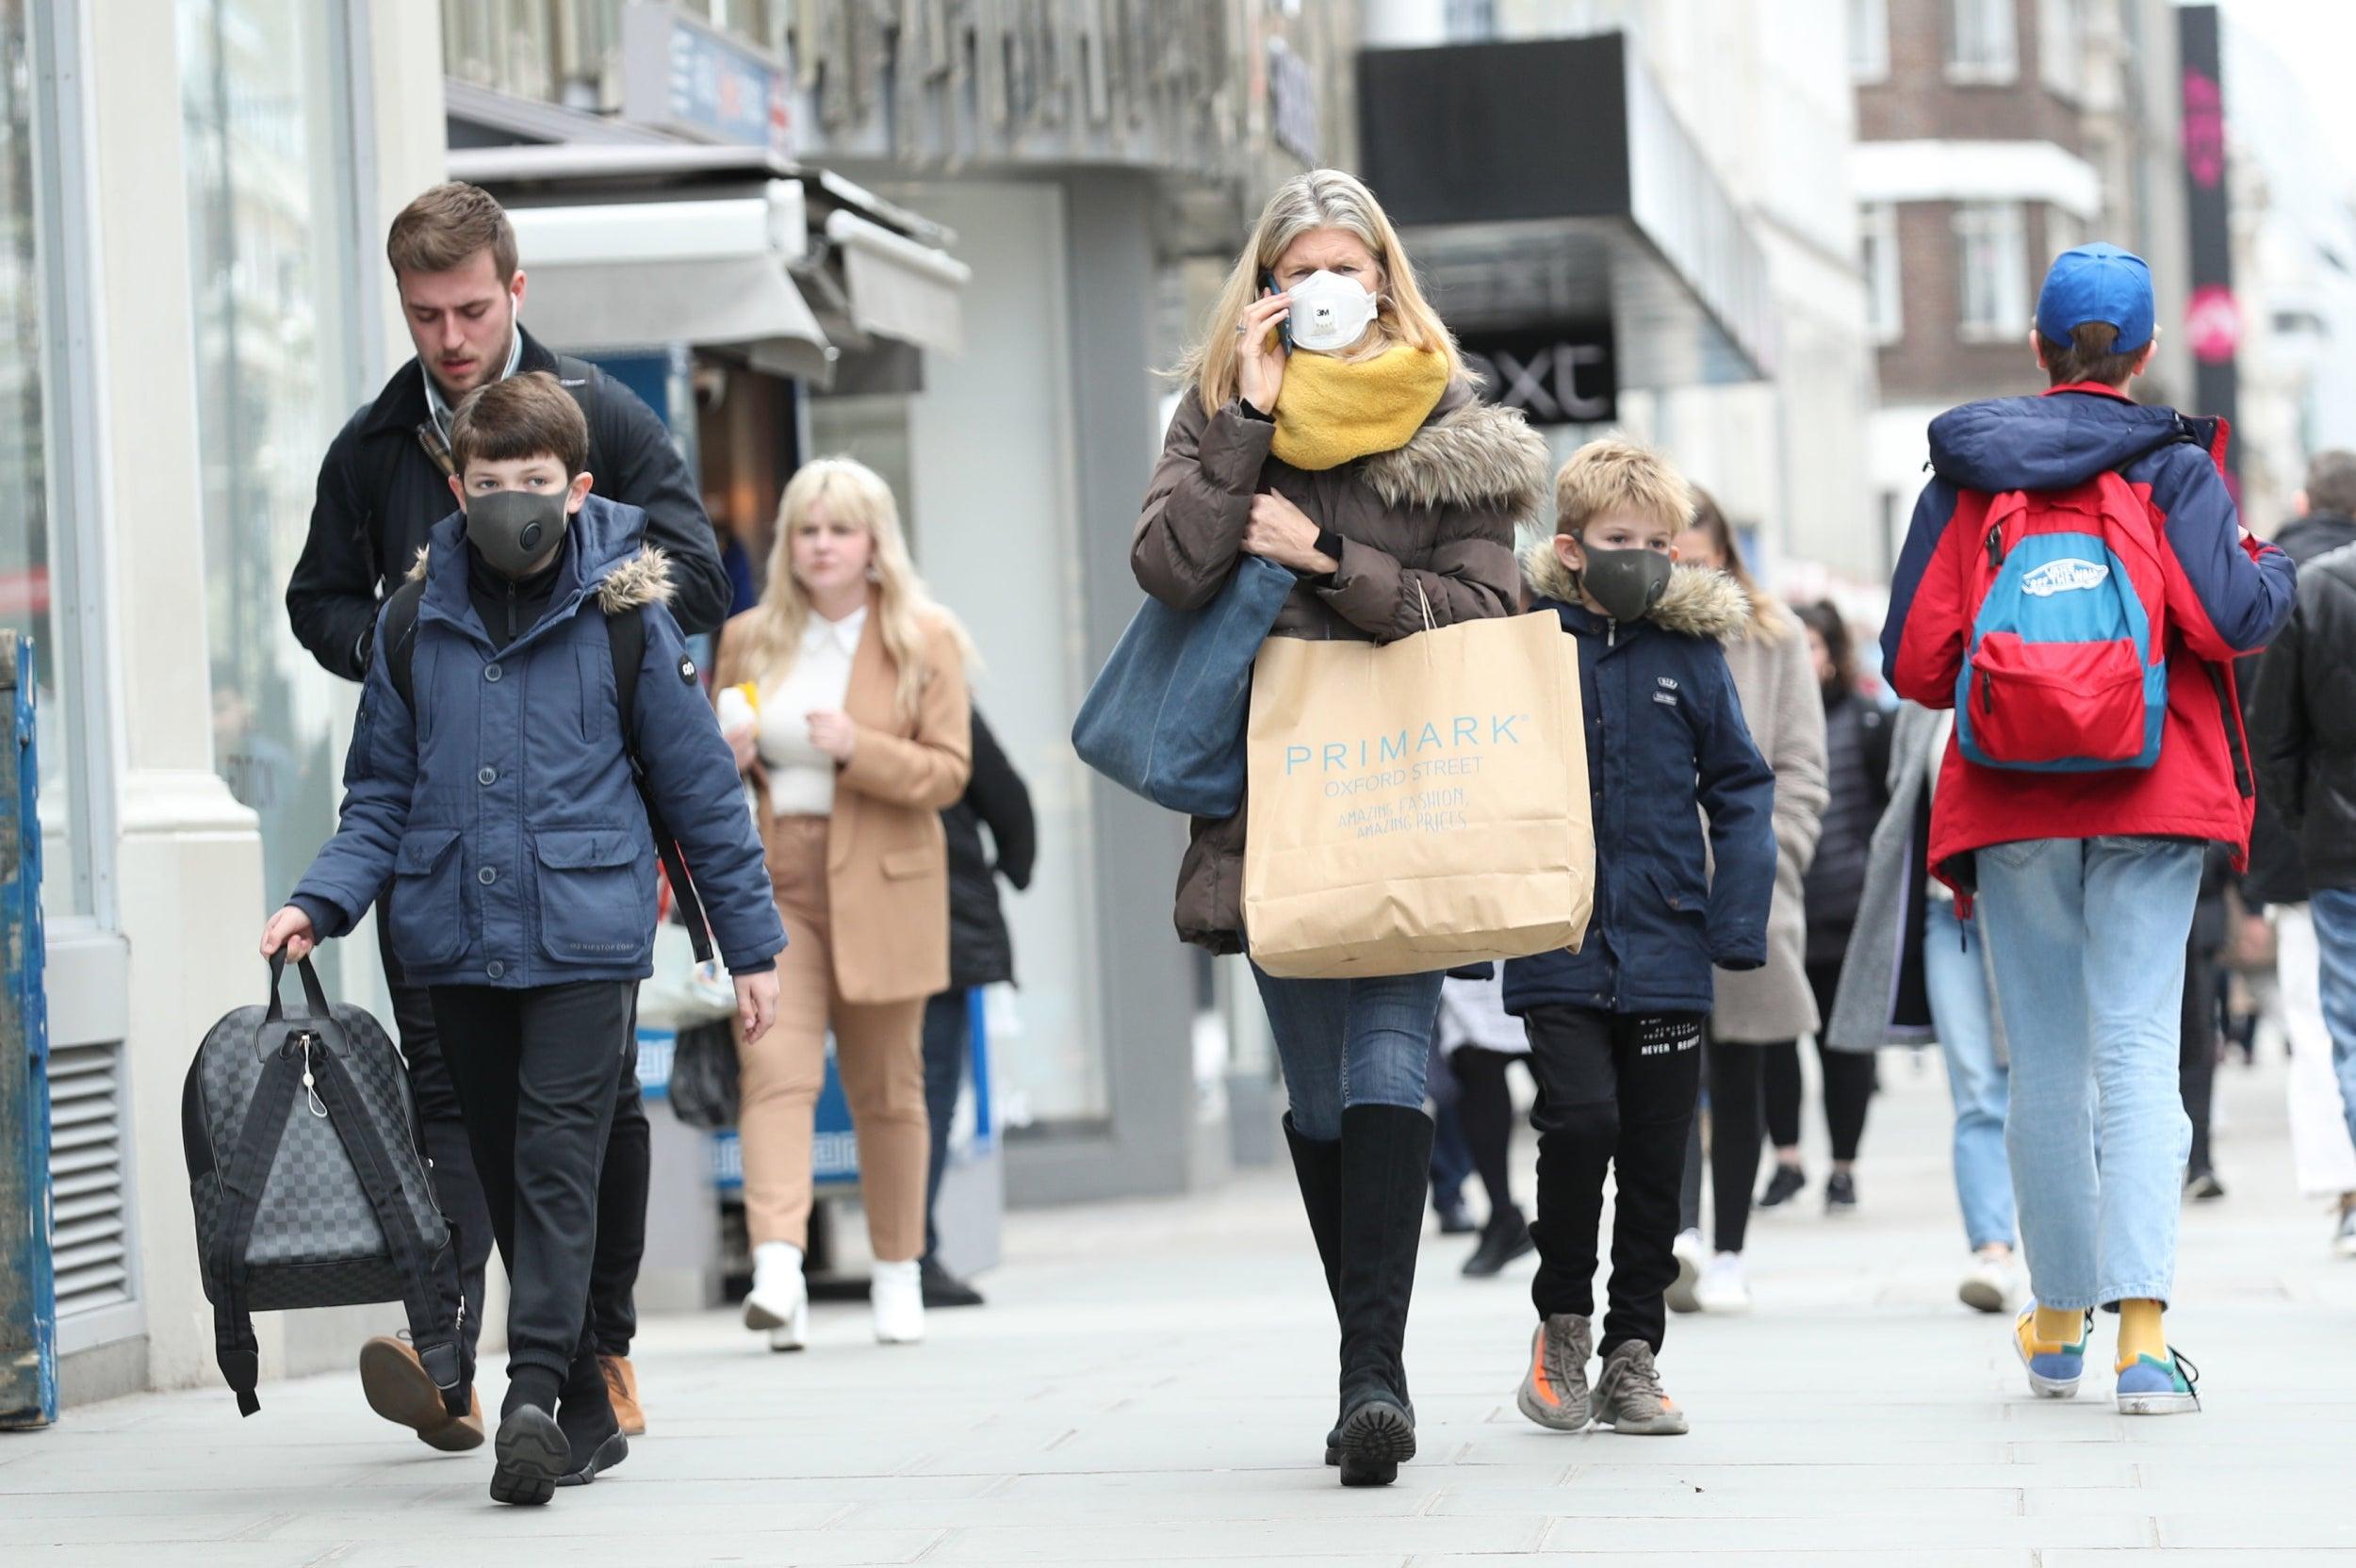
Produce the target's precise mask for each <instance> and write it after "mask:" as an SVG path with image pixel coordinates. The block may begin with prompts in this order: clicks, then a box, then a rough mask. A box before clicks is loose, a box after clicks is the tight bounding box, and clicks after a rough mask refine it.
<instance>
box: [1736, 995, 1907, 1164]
mask: <svg viewBox="0 0 2356 1568" xmlns="http://www.w3.org/2000/svg"><path fill="white" fill-rule="evenodd" d="M1840 983H1841V966H1840V965H1839V964H1838V963H1819V964H1810V965H1808V986H1809V987H1810V988H1812V989H1813V990H1814V991H1815V993H1816V1015H1817V1017H1819V1018H1820V1019H1828V1018H1830V1017H1832V1000H1833V992H1834V991H1835V990H1836V989H1837V988H1839V986H1840ZM1763 1049H1764V1050H1765V1051H1766V1053H1767V1061H1766V1064H1765V1066H1766V1093H1767V1135H1768V1136H1769V1137H1770V1138H1772V1139H1774V1140H1775V1147H1776V1148H1778V1149H1791V1148H1794V1147H1796V1146H1797V1145H1798V1144H1799V1141H1800V1044H1799V1042H1798V1041H1797V1040H1785V1041H1778V1042H1777V1043H1775V1044H1774V1045H1770V1046H1766V1047H1764V1048H1763ZM1816 1065H1817V1067H1818V1068H1819V1069H1821V1070H1823V1072H1824V1130H1825V1132H1826V1133H1827V1134H1829V1135H1831V1138H1832V1157H1833V1158H1834V1159H1836V1160H1838V1161H1840V1162H1841V1164H1843V1165H1846V1164H1848V1163H1849V1162H1850V1161H1852V1160H1854V1159H1856V1158H1857V1147H1858V1145H1860V1144H1862V1143H1863V1142H1864V1141H1865V1113H1866V1110H1867V1108H1868V1107H1869V1106H1871V1105H1872V1104H1873V1091H1874V1090H1875V1089H1877V1088H1878V1087H1879V1086H1880V1080H1879V1079H1878V1078H1877V1077H1876V1076H1875V1075H1874V1070H1873V1053H1872V1052H1871V1051H1827V1050H1825V1049H1824V1036H1823V1031H1822V1030H1821V1029H1820V1030H1819V1031H1818V1034H1817V1040H1816Z"/></svg>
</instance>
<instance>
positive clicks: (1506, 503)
mask: <svg viewBox="0 0 2356 1568" xmlns="http://www.w3.org/2000/svg"><path fill="white" fill-rule="evenodd" d="M1359 477H1360V478H1362V479H1363V480H1365V481H1366V488H1368V489H1369V490H1372V491H1373V492H1374V494H1375V497H1376V498H1377V499H1379V500H1381V501H1382V503H1383V505H1384V506H1469V507H1484V508H1485V507H1502V508H1504V509H1505V511H1506V513H1507V514H1508V515H1510V516H1511V517H1512V518H1513V520H1514V521H1515V522H1521V521H1523V520H1525V519H1528V518H1531V517H1534V516H1535V515H1536V514H1537V511H1538V507H1539V503H1540V502H1541V501H1543V500H1544V499H1545V498H1546V492H1547V488H1548V482H1547V478H1546V437H1545V436H1543V435H1540V434H1539V433H1537V432H1536V431H1534V430H1532V429H1530V421H1529V420H1527V419H1525V418H1524V417H1522V415H1521V412H1520V410H1518V409H1510V408H1499V407H1498V406H1497V405H1496V404H1495V403H1484V402H1473V401H1468V402H1465V403H1464V404H1462V405H1461V406H1459V407H1456V408H1453V409H1449V410H1448V412H1447V413H1445V414H1439V415H1435V416H1433V417H1432V419H1430V420H1429V421H1428V422H1426V424H1425V425H1424V427H1423V428H1422V429H1421V430H1419V431H1417V432H1416V433H1415V435H1414V436H1413V437H1412V438H1410V439H1409V441H1408V443H1407V445H1405V446H1403V447H1400V448H1399V449H1397V450H1395V451H1387V452H1378V453H1376V454H1375V455H1374V456H1372V457H1369V458H1367V459H1366V462H1365V463H1364V465H1363V466H1361V467H1360V469H1359Z"/></svg>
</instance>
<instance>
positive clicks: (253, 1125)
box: [180, 956, 471, 1415]
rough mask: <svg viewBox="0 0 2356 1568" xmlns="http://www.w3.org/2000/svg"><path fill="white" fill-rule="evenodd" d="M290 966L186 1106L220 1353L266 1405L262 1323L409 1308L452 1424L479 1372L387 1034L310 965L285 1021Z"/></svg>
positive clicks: (223, 1040)
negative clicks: (300, 1008) (339, 997)
mask: <svg viewBox="0 0 2356 1568" xmlns="http://www.w3.org/2000/svg"><path fill="white" fill-rule="evenodd" d="M285 965H286V960H285V958H284V956H279V957H274V958H272V959H271V960H270V1004H269V1005H268V1006H258V1007H240V1008H238V1009H237V1011H236V1012H233V1013H231V1014H229V1015H228V1016H227V1017H226V1018H223V1019H222V1020H221V1021H220V1022H219V1023H216V1024H214V1025H213V1027H212V1030H211V1031H210V1032H209V1033H208V1034H206V1035H205V1043H204V1044H202V1045H201V1046H199V1047H198V1048H197V1053H196V1060H195V1061H193V1062H191V1063H190V1064H189V1065H188V1082H187V1084H186V1086H184V1087H183V1089H182V1091H181V1097H180V1137H181V1142H182V1145H183V1146H184V1150H185V1152H186V1154H187V1156H188V1185H189V1189H190V1192H191V1195H192V1196H193V1198H194V1201H195V1204H196V1243H197V1256H198V1261H199V1265H200V1266H201V1268H202V1270H203V1273H204V1279H205V1299H207V1300H209V1301H210V1302H212V1304H213V1352H214V1358H215V1360H216V1361H217V1362H218V1363H219V1364H220V1366H221V1376H222V1377H223V1378H224V1379H226V1380H228V1383H229V1387H230V1389H231V1391H232V1392H233V1393H235V1394H236V1395H237V1410H238V1412H239V1413H241V1414H244V1415H252V1414H253V1413H254V1412H255V1411H257V1410H259V1409H260V1408H261V1401H260V1399H258V1398H257V1397H255V1396H254V1383H255V1382H256V1381H257V1380H258V1379H259V1377H260V1365H259V1351H258V1348H257V1347H256V1345H255V1342H254V1321H253V1318H252V1316H251V1315H252V1314H254V1313H256V1312H282V1311H286V1310H289V1309H292V1308H296V1307H342V1306H352V1305H357V1304H359V1303H361V1302H367V1301H399V1302H401V1305H402V1306H403V1307H404V1308H406V1309H407V1311H408V1315H409V1331H410V1337H411V1340H412V1342H413V1343H414V1345H415V1347H416V1348H417V1359H418V1360H419V1361H420V1362H421V1363H422V1364H424V1366H425V1369H426V1372H427V1374H428V1375H429V1376H430V1377H432V1378H433V1380H434V1385H435V1386H436V1387H437V1388H439V1389H440V1390H441V1393H442V1399H443V1403H444V1405H445V1407H446V1408H447V1409H448V1410H449V1411H450V1413H451V1414H453V1415H463V1414H465V1413H466V1410H467V1408H468V1396H469V1386H468V1385H469V1383H470V1381H471V1369H470V1368H468V1367H466V1365H465V1364H464V1362H465V1359H466V1355H465V1349H464V1345H465V1336H464V1335H463V1334H462V1333H461V1332H460V1327H461V1324H460V1318H461V1316H462V1315H463V1314H464V1313H465V1311H466V1308H465V1300H464V1298H463V1296H462V1295H461V1294H460V1291H459V1284H458V1268H457V1261H456V1257H455V1250H454V1249H453V1247H452V1245H451V1242H450V1227H449V1225H448V1224H446V1223H445V1222H444V1220H443V1218H442V1215H441V1211H440V1209H439V1208H437V1207H436V1206H435V1204H434V1189H433V1186H432V1184H431V1183H430V1181H429V1180H428V1177H427V1174H426V1163H425V1161H424V1159H423V1158H422V1157H420V1155H419V1154H418V1152H417V1138H416V1136H415V1133H414V1129H415V1127H416V1120H415V1118H414V1116H413V1114H412V1111H411V1108H410V1103H409V1080H408V1075H407V1073H406V1072H404V1071H403V1070H402V1067H401V1056H400V1054H399V1053H398V1052H397V1051H396V1050H395V1048H394V1045H393V1042H392V1040H391V1039H390V1038H389V1037H387V1036H386V1035H385V1033H384V1027H383V1026H382V1025H381V1024H379V1023H378V1022H377V1021H376V1020H375V1019H373V1018H371V1017H369V1016H368V1014H367V1013H366V1012H363V1011H362V1010H361V1009H359V1008H357V1007H351V1006H341V1007H331V1006H329V1005H328V1002H327V996H326V993H325V992H324V991H322V990H321V989H320V988H319V975H318V973H317V972H315V971H313V969H312V968H311V961H310V960H309V959H308V958H305V959H303V961H302V962H301V964H300V965H299V966H298V967H299V969H300V971H301V972H302V976H303V998H304V1001H305V1003H306V1005H307V1007H308V1010H307V1011H306V1012H304V1013H303V1014H300V1015H298V1016H295V1017H292V1018H289V1017H287V1016H286V1011H285V1008H284V1005H283V1004H282V1003H281V1001H280V999H279V995H278V991H279V983H280V981H281V979H282V978H283V976H284V972H285Z"/></svg>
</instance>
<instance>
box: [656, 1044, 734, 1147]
mask: <svg viewBox="0 0 2356 1568" xmlns="http://www.w3.org/2000/svg"><path fill="white" fill-rule="evenodd" d="M734 1023H735V1021H734V1020H732V1019H728V1020H723V1021H720V1022H718V1023H696V1024H691V1025H689V1026H688V1027H687V1028H684V1029H682V1030H680V1031H679V1038H678V1040H677V1041H676V1042H675V1043H674V1044H673V1046H672V1048H671V1114H672V1115H673V1116H675V1117H678V1118H679V1120H681V1121H682V1122H685V1123H686V1124H687V1125H688V1126H690V1127H700V1128H702V1129H704V1130H705V1131H706V1132H716V1131H717V1130H719V1129H720V1128H723V1127H733V1126H735V1125H736V1034H735V1029H734Z"/></svg>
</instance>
